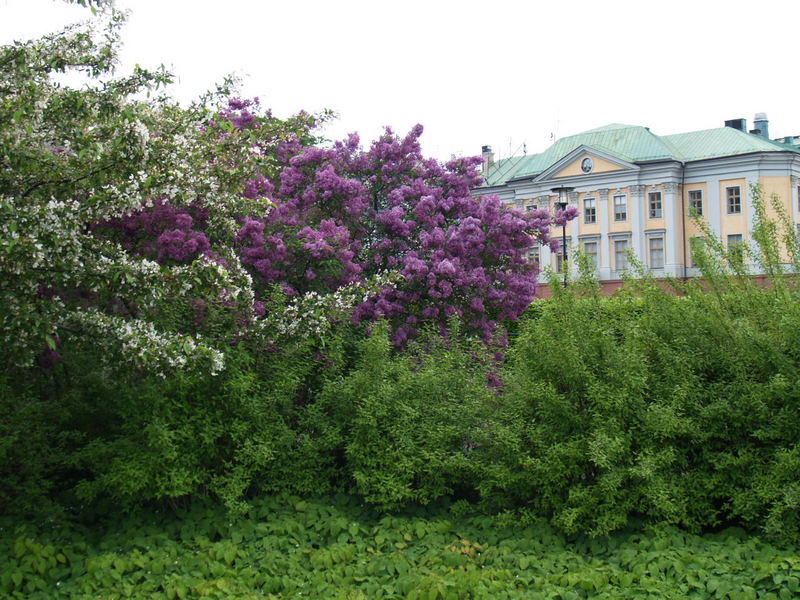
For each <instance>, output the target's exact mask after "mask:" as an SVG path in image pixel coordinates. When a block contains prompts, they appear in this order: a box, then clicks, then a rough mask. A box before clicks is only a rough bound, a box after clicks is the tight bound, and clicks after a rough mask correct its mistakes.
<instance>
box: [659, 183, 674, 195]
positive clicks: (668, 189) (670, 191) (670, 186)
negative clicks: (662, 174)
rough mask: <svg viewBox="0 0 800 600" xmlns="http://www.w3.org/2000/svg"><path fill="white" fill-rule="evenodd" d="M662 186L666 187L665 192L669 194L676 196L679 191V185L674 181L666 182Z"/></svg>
mask: <svg viewBox="0 0 800 600" xmlns="http://www.w3.org/2000/svg"><path fill="white" fill-rule="evenodd" d="M661 185H663V186H664V191H665V192H667V193H668V194H674V193H675V192H677V191H678V184H677V183H675V182H674V181H665V182H664V183H662V184H661Z"/></svg>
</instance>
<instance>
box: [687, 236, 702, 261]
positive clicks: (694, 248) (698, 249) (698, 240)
mask: <svg viewBox="0 0 800 600" xmlns="http://www.w3.org/2000/svg"><path fill="white" fill-rule="evenodd" d="M705 244H706V239H705V238H704V237H703V236H702V235H696V236H693V237H690V238H689V250H690V251H691V257H690V258H691V266H692V267H696V266H697V264H698V261H697V259H696V257H697V256H698V255H700V254H702V253H703V249H704V247H705Z"/></svg>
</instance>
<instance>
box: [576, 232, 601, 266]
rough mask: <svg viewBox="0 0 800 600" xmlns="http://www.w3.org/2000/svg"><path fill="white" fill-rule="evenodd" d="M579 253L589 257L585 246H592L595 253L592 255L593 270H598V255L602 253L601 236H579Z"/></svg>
mask: <svg viewBox="0 0 800 600" xmlns="http://www.w3.org/2000/svg"><path fill="white" fill-rule="evenodd" d="M579 241H580V246H581V251H582V252H583V253H584V254H586V256H590V254H589V253H587V252H586V244H594V245H595V248H596V249H597V251H596V252H595V253H594V268H595V269H599V268H600V253H601V252H602V244H601V243H600V242H601V236H599V235H586V236H581V237H580V238H579Z"/></svg>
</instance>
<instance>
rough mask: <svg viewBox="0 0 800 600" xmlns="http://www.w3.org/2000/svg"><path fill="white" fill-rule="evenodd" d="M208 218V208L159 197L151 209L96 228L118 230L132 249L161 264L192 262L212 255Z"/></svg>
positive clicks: (122, 240)
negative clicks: (206, 230) (185, 204)
mask: <svg viewBox="0 0 800 600" xmlns="http://www.w3.org/2000/svg"><path fill="white" fill-rule="evenodd" d="M207 219H208V211H207V210H206V209H204V208H201V207H199V206H190V207H188V208H181V207H178V206H175V205H173V204H170V203H169V202H165V201H164V200H163V199H160V198H156V199H154V200H153V207H152V208H151V209H148V210H141V211H137V212H134V213H130V214H128V215H125V216H124V217H123V218H121V219H115V220H113V221H106V222H104V223H100V224H98V225H95V229H98V230H106V231H113V232H116V233H117V234H118V235H117V238H118V239H119V241H120V243H121V244H122V247H123V248H125V249H126V250H128V251H129V252H134V253H136V254H140V255H143V256H146V257H148V258H153V259H156V260H158V261H159V262H161V263H165V262H168V261H174V262H177V263H188V262H191V261H193V260H194V259H195V258H197V257H198V256H201V255H203V256H211V249H210V248H211V244H210V242H209V240H208V237H207V236H206V234H205V233H204V232H203V229H204V228H205V225H206V221H207Z"/></svg>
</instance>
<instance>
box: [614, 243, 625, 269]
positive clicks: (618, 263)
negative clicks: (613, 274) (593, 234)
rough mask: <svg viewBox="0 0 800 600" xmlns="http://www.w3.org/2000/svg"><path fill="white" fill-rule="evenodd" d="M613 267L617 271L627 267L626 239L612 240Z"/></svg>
mask: <svg viewBox="0 0 800 600" xmlns="http://www.w3.org/2000/svg"><path fill="white" fill-rule="evenodd" d="M614 268H615V269H616V270H617V271H623V270H625V269H627V268H628V240H614Z"/></svg>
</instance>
